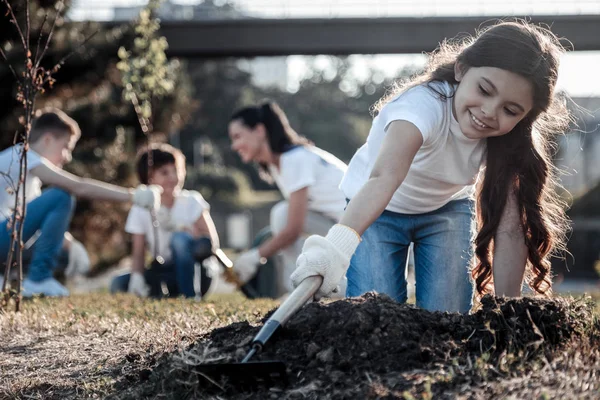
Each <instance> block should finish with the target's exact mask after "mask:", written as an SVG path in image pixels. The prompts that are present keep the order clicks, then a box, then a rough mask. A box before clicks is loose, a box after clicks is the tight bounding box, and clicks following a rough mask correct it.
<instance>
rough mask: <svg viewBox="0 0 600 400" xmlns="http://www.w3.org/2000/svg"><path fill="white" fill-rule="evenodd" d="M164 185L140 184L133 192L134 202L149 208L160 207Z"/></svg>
mask: <svg viewBox="0 0 600 400" xmlns="http://www.w3.org/2000/svg"><path fill="white" fill-rule="evenodd" d="M161 193H162V187H160V186H158V185H149V186H146V185H139V186H138V187H137V188H135V191H134V192H133V204H135V205H136V206H140V207H143V208H146V209H148V210H151V209H155V210H158V209H159V208H160V194H161Z"/></svg>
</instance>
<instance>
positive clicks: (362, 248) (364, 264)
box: [346, 211, 411, 303]
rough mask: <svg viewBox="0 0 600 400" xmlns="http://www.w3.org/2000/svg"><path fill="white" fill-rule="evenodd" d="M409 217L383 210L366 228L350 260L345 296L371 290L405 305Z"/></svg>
mask: <svg viewBox="0 0 600 400" xmlns="http://www.w3.org/2000/svg"><path fill="white" fill-rule="evenodd" d="M410 218H411V217H410V216H407V215H404V214H398V213H393V212H390V211H384V212H383V214H381V216H380V217H379V218H377V219H376V220H375V222H373V223H372V224H371V226H369V228H367V230H366V231H365V233H364V234H363V235H362V242H361V243H360V244H359V245H358V248H357V249H356V252H355V253H354V256H353V257H352V260H351V261H350V268H349V269H348V273H347V277H348V288H347V290H346V295H347V296H349V297H354V296H360V295H362V294H364V293H366V292H368V291H372V290H374V291H376V292H379V293H385V294H387V295H388V296H390V297H391V298H392V299H394V300H396V301H399V302H402V303H403V302H406V300H407V287H406V263H407V261H408V247H409V245H410V227H411V221H410Z"/></svg>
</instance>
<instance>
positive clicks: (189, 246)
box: [111, 144, 219, 297]
mask: <svg viewBox="0 0 600 400" xmlns="http://www.w3.org/2000/svg"><path fill="white" fill-rule="evenodd" d="M149 154H151V157H152V165H151V167H150V169H149V168H148V155H149ZM137 173H138V178H139V180H140V182H141V183H143V184H152V185H157V186H159V187H161V188H162V194H161V207H160V209H159V211H158V218H157V219H158V227H157V228H156V232H158V235H157V236H158V241H155V239H154V232H155V230H154V228H153V226H152V219H151V217H150V215H149V212H148V210H145V209H143V208H141V207H135V206H134V207H132V208H131V211H130V212H129V216H128V218H127V223H126V225H125V231H127V232H128V233H131V234H132V254H131V273H130V274H124V275H121V276H117V277H116V278H114V280H113V282H112V283H111V292H113V293H114V292H119V291H128V292H130V293H133V294H136V295H138V296H142V297H145V296H148V295H151V296H153V297H160V296H161V294H162V290H161V286H162V284H166V286H167V288H168V290H169V296H172V297H173V296H177V295H180V294H181V295H184V296H185V297H195V295H196V292H195V290H194V272H195V264H196V259H195V256H194V249H195V247H196V245H197V244H198V242H199V241H200V240H206V238H207V237H208V238H210V241H211V244H212V247H213V248H217V247H219V237H218V235H217V231H216V229H215V225H214V223H213V221H212V218H211V216H210V212H209V210H210V206H209V205H208V203H207V202H206V201H205V200H204V198H203V197H202V195H201V194H200V193H198V192H196V191H191V190H184V189H182V187H183V182H184V180H185V174H186V171H185V157H184V155H183V154H182V153H181V151H179V150H177V149H175V148H174V147H172V146H170V145H168V144H155V145H152V147H150V149H149V150H148V149H143V150H142V151H141V152H140V153H139V157H138V161H137ZM156 243H158V249H155V244H156ZM146 250H149V253H150V254H153V255H154V254H156V255H157V256H160V257H162V258H163V259H164V260H165V263H164V264H163V265H160V264H158V263H156V262H154V263H152V265H151V267H150V269H146V266H145V265H146V254H147V252H146ZM209 275H210V274H208V275H207V274H206V270H205V267H204V266H203V267H202V268H201V278H202V279H201V288H200V291H201V295H204V294H205V293H206V291H207V290H208V286H209V285H210V276H209Z"/></svg>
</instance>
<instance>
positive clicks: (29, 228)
mask: <svg viewBox="0 0 600 400" xmlns="http://www.w3.org/2000/svg"><path fill="white" fill-rule="evenodd" d="M74 208H75V198H74V197H73V196H71V195H70V194H69V193H68V192H66V191H64V190H62V189H57V188H52V189H47V190H45V191H44V192H43V193H42V194H41V196H39V197H38V198H36V199H34V200H32V201H31V202H29V203H28V204H27V208H26V215H25V225H24V226H23V241H24V242H26V241H28V240H29V239H30V238H31V237H32V236H33V235H34V234H35V233H36V232H37V231H38V230H39V231H40V233H41V235H40V236H39V238H38V239H37V241H36V243H35V250H34V252H33V254H32V256H31V262H30V264H29V272H28V274H27V278H28V279H29V280H32V281H35V282H40V281H43V280H45V279H48V278H52V273H53V270H54V268H55V267H56V262H57V258H58V255H59V253H60V250H61V249H62V244H63V240H64V235H65V232H66V231H67V229H68V228H69V224H70V223H71V217H72V216H73V210H74ZM10 231H11V229H9V228H8V220H5V221H3V222H1V223H0V260H2V261H1V262H5V261H6V257H7V256H8V251H9V247H10ZM3 272H4V271H0V273H3Z"/></svg>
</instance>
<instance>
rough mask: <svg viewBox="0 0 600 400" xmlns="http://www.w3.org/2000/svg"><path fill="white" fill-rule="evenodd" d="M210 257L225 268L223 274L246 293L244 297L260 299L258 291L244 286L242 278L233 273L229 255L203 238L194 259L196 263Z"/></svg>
mask: <svg viewBox="0 0 600 400" xmlns="http://www.w3.org/2000/svg"><path fill="white" fill-rule="evenodd" d="M210 256H215V257H216V258H217V260H218V261H219V263H220V264H221V266H222V267H223V273H224V274H225V277H226V279H227V280H228V281H230V282H232V283H233V284H235V286H236V287H237V288H238V289H239V290H241V291H242V293H244V295H245V296H246V297H248V298H250V299H255V298H258V297H259V296H258V294H257V293H256V291H255V290H254V289H253V288H252V287H250V286H248V285H244V283H242V282H241V281H240V278H239V277H238V276H237V274H236V273H235V272H234V271H233V262H232V261H231V260H230V259H229V257H227V255H226V254H225V253H224V252H223V250H221V249H213V247H212V243H211V241H210V239H209V238H201V239H200V240H198V241H197V243H196V246H195V248H194V257H195V259H196V261H199V262H202V261H204V260H205V259H206V258H208V257H210Z"/></svg>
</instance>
